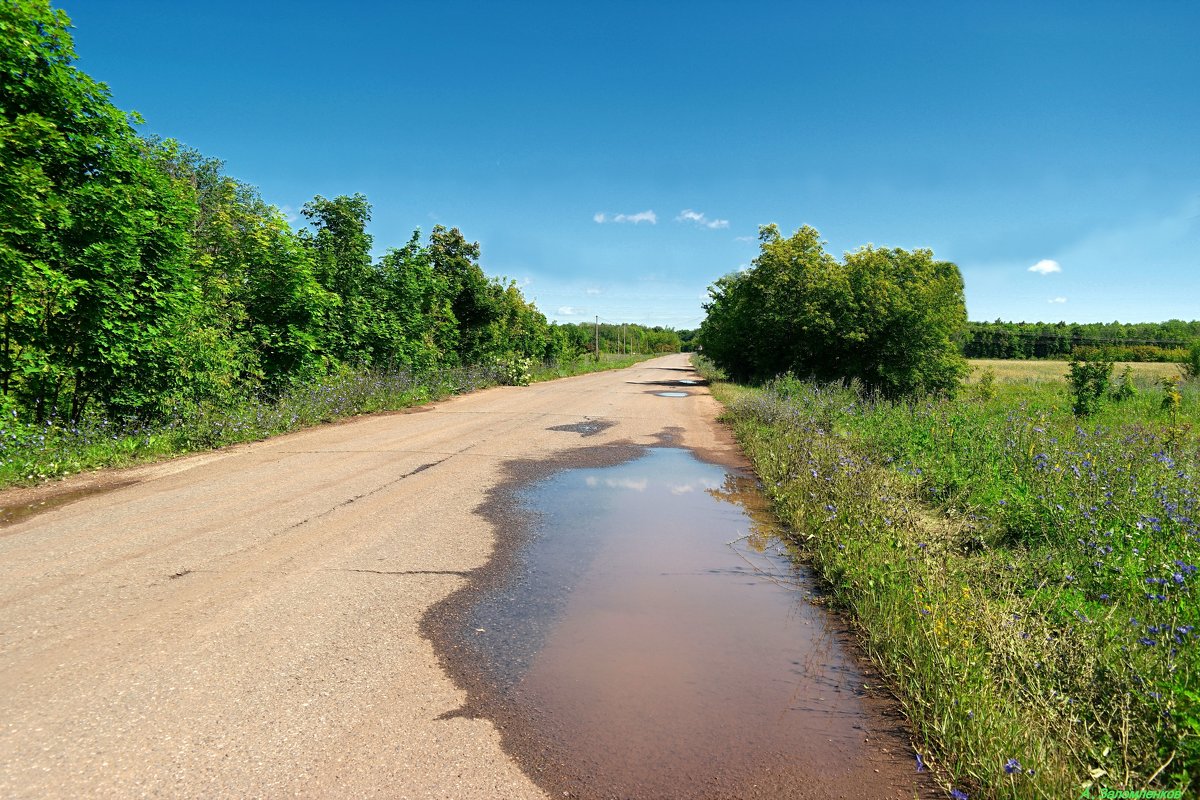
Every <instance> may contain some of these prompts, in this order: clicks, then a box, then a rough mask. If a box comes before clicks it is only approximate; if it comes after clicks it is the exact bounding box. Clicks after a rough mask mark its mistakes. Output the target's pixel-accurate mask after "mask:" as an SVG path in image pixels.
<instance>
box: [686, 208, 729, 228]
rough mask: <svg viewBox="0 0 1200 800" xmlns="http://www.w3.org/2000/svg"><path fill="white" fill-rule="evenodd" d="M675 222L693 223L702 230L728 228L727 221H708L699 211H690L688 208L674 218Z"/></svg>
mask: <svg viewBox="0 0 1200 800" xmlns="http://www.w3.org/2000/svg"><path fill="white" fill-rule="evenodd" d="M675 221H676V222H694V223H696V224H697V225H699V226H701V227H703V228H712V229H713V230H716V229H718V228H728V227H729V220H727V219H709V218H708V217H706V216H705V215H704V214H701V213H700V212H699V211H692V210H691V209H690V208H685V209H684V210H683V211H680V212H679V216H678V217H676V218H675Z"/></svg>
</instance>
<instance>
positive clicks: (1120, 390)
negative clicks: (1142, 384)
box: [1109, 364, 1138, 403]
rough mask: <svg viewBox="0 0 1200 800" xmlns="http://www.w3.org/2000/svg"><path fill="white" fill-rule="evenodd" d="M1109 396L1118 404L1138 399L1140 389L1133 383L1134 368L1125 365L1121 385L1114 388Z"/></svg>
mask: <svg viewBox="0 0 1200 800" xmlns="http://www.w3.org/2000/svg"><path fill="white" fill-rule="evenodd" d="M1109 394H1110V395H1111V396H1112V399H1113V400H1116V401H1117V402H1118V403H1120V402H1124V401H1125V400H1132V399H1133V398H1135V397H1137V394H1138V388H1137V384H1136V383H1134V382H1133V367H1131V366H1129V365H1128V364H1126V365H1125V369H1123V370H1121V381H1120V383H1118V384H1117V385H1116V386H1114V387H1113V388H1112V391H1111V392H1110V393H1109Z"/></svg>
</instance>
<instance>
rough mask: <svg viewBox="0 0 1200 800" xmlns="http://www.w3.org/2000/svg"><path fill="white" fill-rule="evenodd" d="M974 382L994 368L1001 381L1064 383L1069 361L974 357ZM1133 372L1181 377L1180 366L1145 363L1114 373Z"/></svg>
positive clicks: (1120, 365) (1120, 366) (1148, 377)
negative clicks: (985, 371) (1128, 370)
mask: <svg viewBox="0 0 1200 800" xmlns="http://www.w3.org/2000/svg"><path fill="white" fill-rule="evenodd" d="M970 364H971V376H970V378H968V380H969V381H971V382H976V381H978V380H979V376H980V374H981V373H983V371H984V370H988V369H990V370H991V371H992V372H993V373H994V374H995V376H996V380H998V381H1009V382H1012V381H1026V382H1030V383H1036V382H1039V381H1062V380H1064V379H1065V376H1066V374H1067V362H1065V361H1022V360H1011V359H1010V360H1002V359H998V358H973V359H971V360H970ZM1127 366H1128V367H1129V368H1130V369H1131V370H1132V371H1133V376H1134V378H1137V379H1140V380H1144V381H1147V382H1155V381H1159V380H1161V379H1163V378H1172V377H1175V376H1176V375H1178V374H1179V365H1178V364H1166V363H1160V362H1149V361H1147V362H1143V361H1118V362H1117V363H1116V364H1114V365H1113V374H1114V375H1120V374H1121V372H1122V370H1124V369H1125V367H1127Z"/></svg>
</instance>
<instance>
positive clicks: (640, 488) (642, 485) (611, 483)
mask: <svg viewBox="0 0 1200 800" xmlns="http://www.w3.org/2000/svg"><path fill="white" fill-rule="evenodd" d="M583 482H584V483H586V484H587V485H588V486H591V487H592V488H595V487H597V486H599V485H600V479H599V478H597V477H595V476H594V475H589V476H588V477H586V478H584V481H583ZM604 485H605V486H607V487H608V488H610V489H632V490H633V491H635V492H644V491H646V487H647V486H649V485H650V482H649V481H648V480H646V479H645V478H642V479H641V480H640V481H635V480H633V479H632V478H605V479H604Z"/></svg>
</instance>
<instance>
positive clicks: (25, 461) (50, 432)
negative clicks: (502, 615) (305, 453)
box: [0, 353, 654, 487]
mask: <svg viewBox="0 0 1200 800" xmlns="http://www.w3.org/2000/svg"><path fill="white" fill-rule="evenodd" d="M653 356H654V354H631V355H618V354H614V353H605V354H602V355H601V358H600V359H596V358H595V357H593V356H592V355H590V354H589V355H586V356H581V357H579V358H576V359H573V360H571V361H548V362H543V363H540V364H535V363H532V362H507V363H493V364H490V365H475V366H469V367H447V368H444V369H440V370H435V371H429V372H425V373H422V374H414V373H410V372H366V371H346V372H344V373H343V374H340V375H332V376H327V377H324V378H322V379H321V380H319V381H317V382H314V383H313V384H311V385H308V386H300V385H298V386H295V387H293V388H291V389H289V390H288V391H286V392H284V393H282V394H279V395H277V396H274V397H270V398H254V397H251V398H248V399H245V400H243V401H242V402H239V403H234V404H217V403H213V404H199V405H195V406H190V407H189V408H188V409H187V411H186V413H178V414H173V415H169V416H165V417H160V418H156V419H153V420H137V419H124V420H122V419H113V418H110V417H106V416H103V415H100V414H88V415H85V416H84V417H83V418H82V419H80V420H78V421H74V422H72V421H60V420H57V419H50V420H47V421H45V422H43V423H40V424H38V423H34V422H22V421H21V420H19V419H18V418H16V417H13V418H11V419H9V420H4V421H0V487H4V486H11V485H16V484H33V483H39V482H43V481H46V480H50V479H53V478H58V477H65V476H68V475H72V474H75V473H78V472H82V471H85V470H89V469H98V468H101V467H117V466H127V465H130V464H136V463H140V462H145V461H154V460H158V459H163V458H170V457H173V456H177V455H182V454H185V453H191V452H197V451H201V450H208V449H211V448H216V447H224V446H227V445H231V444H239V443H241V442H252V441H257V440H260V439H265V438H267V437H269V436H276V435H279V434H283V433H290V432H292V431H297V430H301V429H303V428H308V427H311V426H313V425H319V424H322V423H326V422H336V421H338V420H343V419H347V418H349V417H354V416H358V415H360V414H371V413H377V412H383V411H396V410H400V409H404V408H410V407H412V406H416V405H421V404H424V403H428V402H432V401H434V400H440V399H443V398H446V397H450V396H452V395H455V394H463V393H466V392H470V391H475V390H477V389H483V388H487V387H489V386H498V385H526V384H528V383H531V382H537V381H544V380H554V379H555V378H563V377H568V376H571V375H581V374H584V373H589V372H597V371H601V370H607V369H620V368H622V367H627V366H631V365H633V364H635V363H637V362H639V361H644V360H645V359H648V358H652V357H653Z"/></svg>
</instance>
